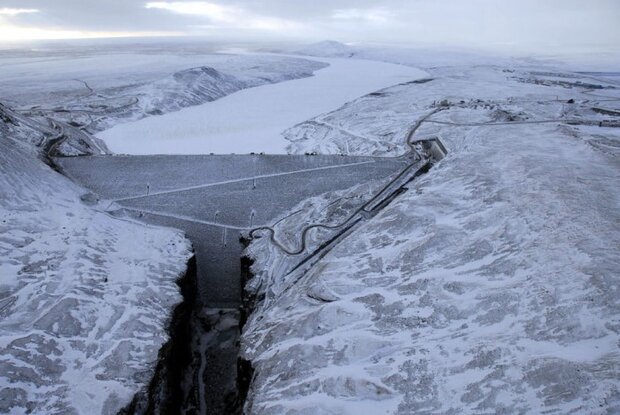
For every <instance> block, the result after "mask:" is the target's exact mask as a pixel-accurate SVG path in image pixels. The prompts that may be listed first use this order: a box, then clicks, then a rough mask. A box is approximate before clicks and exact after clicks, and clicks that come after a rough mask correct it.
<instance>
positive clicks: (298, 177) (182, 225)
mask: <svg viewBox="0 0 620 415" xmlns="http://www.w3.org/2000/svg"><path fill="white" fill-rule="evenodd" d="M55 162H56V163H57V164H58V165H59V166H60V167H61V168H62V170H63V172H64V173H65V174H66V175H67V176H69V177H70V178H72V179H73V180H74V181H76V182H77V183H79V184H81V185H82V186H84V187H86V188H88V189H90V190H92V192H93V193H96V194H97V195H98V196H99V197H100V198H101V199H109V200H110V201H114V202H115V204H112V203H111V204H110V209H115V210H117V211H118V207H119V206H120V207H121V208H122V210H123V211H124V213H125V214H126V215H128V216H131V217H134V218H136V219H139V220H142V221H145V222H147V223H151V224H155V225H163V226H170V227H174V228H178V229H181V230H183V231H185V233H186V235H187V237H188V238H189V239H190V240H191V241H192V243H193V245H194V248H195V250H196V257H197V272H198V281H197V293H198V301H199V302H201V303H202V305H203V306H204V307H207V308H237V307H238V306H239V305H240V299H241V291H242V288H241V281H240V274H241V270H240V257H241V251H242V246H241V244H240V242H239V237H240V234H241V233H242V232H244V231H248V230H250V229H252V228H255V227H258V226H264V225H270V224H271V223H272V222H274V221H275V220H276V219H277V218H278V217H279V216H281V215H283V214H285V213H286V212H287V211H289V210H291V209H292V208H293V207H294V206H295V205H297V204H298V203H299V202H300V201H302V200H304V199H307V198H309V197H312V196H317V195H320V194H322V193H325V192H329V191H334V190H342V189H347V188H350V187H352V186H354V185H357V184H360V183H365V182H369V181H372V180H381V179H385V180H386V181H387V180H388V179H389V178H390V177H392V176H393V175H395V174H397V173H398V172H399V171H400V170H402V169H403V167H405V166H406V165H407V160H404V159H394V158H379V157H351V156H324V155H313V156H306V155H213V156H209V155H204V156H177V155H165V156H163V155H162V156H92V157H66V158H57V159H55Z"/></svg>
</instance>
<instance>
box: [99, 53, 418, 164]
mask: <svg viewBox="0 0 620 415" xmlns="http://www.w3.org/2000/svg"><path fill="white" fill-rule="evenodd" d="M312 59H316V60H320V61H321V62H327V63H329V66H328V67H326V68H324V69H321V70H319V71H317V72H315V74H314V76H311V77H309V78H303V79H297V80H292V81H286V82H281V83H277V84H269V85H264V86H259V87H255V88H250V89H245V90H242V91H239V92H236V93H234V94H231V95H228V96H226V97H224V98H220V99H218V100H216V101H212V102H208V103H205V104H202V105H198V106H195V107H190V108H185V109H183V110H181V111H178V112H173V113H168V114H164V115H161V116H152V117H148V118H144V119H141V120H139V121H134V122H128V123H125V124H119V125H116V126H114V127H113V128H111V129H109V130H106V131H103V132H101V133H100V134H98V137H100V138H102V139H103V140H104V141H105V142H106V144H107V145H108V147H109V148H110V149H111V150H112V151H113V152H115V153H124V154H207V153H216V154H228V153H238V154H244V153H250V152H265V153H271V154H284V153H286V146H287V145H288V143H289V142H288V141H286V140H285V139H284V138H283V137H282V135H281V133H282V131H284V130H285V129H286V128H288V127H291V126H293V125H295V124H298V123H300V122H303V121H305V120H307V119H309V118H311V117H314V116H316V115H319V114H322V113H325V112H329V111H332V110H335V109H336V108H338V107H340V106H342V105H343V104H345V103H346V102H348V101H351V100H353V99H355V98H357V97H359V96H361V95H365V94H367V93H370V92H373V91H376V90H378V89H381V88H385V87H388V86H391V85H394V84H397V83H400V82H406V81H411V80H414V79H419V78H422V77H424V76H426V75H427V74H426V73H425V72H424V71H422V70H420V69H416V68H412V67H407V66H403V65H396V64H390V63H383V62H373V61H367V60H359V59H338V58H312Z"/></svg>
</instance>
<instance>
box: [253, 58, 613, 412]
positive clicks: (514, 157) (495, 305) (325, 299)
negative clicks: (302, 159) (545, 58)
mask: <svg viewBox="0 0 620 415" xmlns="http://www.w3.org/2000/svg"><path fill="white" fill-rule="evenodd" d="M543 69H544V70H542V69H541V68H540V67H538V68H527V67H521V68H514V67H497V66H467V65H465V66H457V67H454V66H452V67H438V68H428V69H427V71H428V72H429V77H430V78H432V79H433V80H432V81H429V82H426V83H423V84H409V85H399V86H395V87H392V88H387V89H385V90H383V91H380V93H379V94H373V95H371V96H366V97H363V98H361V99H359V100H356V101H353V102H351V103H348V104H347V105H344V106H343V107H342V108H340V109H338V110H337V111H333V112H331V113H329V114H323V115H321V116H320V117H317V118H315V119H312V120H309V122H308V123H303V124H301V125H299V126H296V127H294V128H292V129H290V130H289V131H288V132H287V133H286V136H287V137H288V138H289V139H291V141H292V146H291V147H290V148H289V150H290V151H293V152H306V151H318V152H323V153H328V152H341V151H342V150H343V149H344V148H349V150H350V152H351V153H355V154H369V153H372V154H375V155H381V154H383V155H386V156H387V155H391V154H399V153H402V152H404V150H405V146H404V144H403V143H404V142H403V141H402V140H403V137H404V133H405V132H406V126H407V125H409V126H410V125H411V124H412V123H413V121H414V120H416V119H420V118H422V117H423V116H425V115H426V114H428V113H430V112H431V111H432V110H434V109H436V108H437V107H438V104H439V102H440V101H441V100H444V99H447V100H448V101H449V102H448V103H446V105H445V106H444V107H443V109H442V110H441V111H439V112H438V113H436V114H435V115H433V116H432V117H431V118H430V119H429V121H432V122H427V123H424V124H423V125H422V127H421V128H420V129H419V130H418V131H417V132H416V134H415V137H417V138H425V137H432V136H439V137H441V139H442V140H443V142H444V143H445V145H446V147H447V148H448V150H449V155H448V157H447V158H445V159H444V160H442V161H441V162H440V163H439V164H438V165H436V166H435V167H434V168H433V169H432V170H431V171H430V173H429V174H428V175H426V176H424V177H423V178H421V179H419V180H418V181H417V182H416V183H414V185H412V186H411V188H410V190H409V192H407V193H405V194H404V195H402V196H400V197H399V198H398V199H397V200H396V201H395V202H394V203H393V204H391V205H390V206H388V207H387V208H386V209H385V210H384V211H383V212H382V213H381V214H380V215H378V216H377V217H375V218H374V219H372V220H371V221H370V223H368V224H365V225H363V226H360V227H359V228H358V229H357V230H356V231H355V232H354V233H353V234H351V235H350V236H349V237H348V238H347V239H345V240H344V241H343V242H341V243H340V244H339V245H338V246H336V247H335V248H334V249H333V250H332V251H331V252H330V253H328V254H327V255H326V256H325V257H323V258H322V259H321V260H319V261H318V262H317V263H316V264H315V265H314V266H313V267H312V268H311V269H310V270H309V271H308V272H307V273H298V272H295V273H292V274H290V275H286V274H285V272H284V271H285V270H287V269H290V268H291V265H294V264H295V263H296V262H297V261H299V259H298V258H290V257H288V256H286V255H284V254H283V253H282V251H280V250H279V249H277V248H276V247H274V246H273V245H271V244H270V243H269V241H268V240H267V239H266V238H261V239H257V240H255V241H254V242H253V243H252V244H251V245H250V247H249V249H248V251H247V253H248V254H249V255H251V256H252V257H254V258H255V259H256V262H255V263H254V265H253V271H254V273H255V275H256V276H255V278H254V280H252V281H251V282H250V284H249V286H248V288H249V290H250V291H251V292H252V293H253V294H255V295H256V298H262V300H260V301H259V303H258V306H257V308H256V309H255V311H254V314H253V315H252V316H251V318H250V320H249V322H248V323H247V325H246V326H245V328H244V333H243V336H242V354H243V357H244V358H245V359H248V360H250V361H251V362H252V364H253V366H254V369H255V377H254V381H253V384H252V387H251V390H250V393H249V396H248V401H247V402H246V411H247V412H248V413H253V414H293V413H304V414H310V413H312V414H315V413H316V414H336V413H337V414H378V413H389V414H395V413H398V414H412V413H433V414H435V413H437V414H454V413H528V414H539V413H588V414H606V413H607V414H609V413H618V412H620V366H619V365H618V362H620V295H619V293H618V287H619V282H618V278H619V275H620V274H619V272H620V254H619V252H618V249H617V247H618V246H620V225H619V224H620V210H619V209H618V206H620V190H619V188H618V185H617V184H618V183H620V160H619V159H618V157H619V156H620V151H619V149H620V133H619V132H618V131H617V128H609V127H605V126H604V125H605V123H606V122H608V121H612V122H613V120H614V119H615V120H616V125H617V116H616V117H613V116H611V115H602V114H601V113H600V112H597V111H596V110H594V109H593V108H598V107H605V108H607V109H609V110H614V109H617V108H618V107H619V103H620V100H618V99H619V98H620V94H619V93H618V86H619V85H617V84H613V83H606V82H605V83H602V86H604V87H606V88H608V89H603V90H597V91H595V92H592V91H589V90H588V88H586V87H584V86H583V83H592V82H594V83H599V84H600V82H595V81H593V79H592V78H586V77H584V76H583V75H579V74H571V73H566V72H562V71H555V72H554V71H552V70H549V69H550V68H543ZM558 79H561V80H563V81H567V80H568V81H569V82H571V83H572V84H573V85H571V86H566V84H559V83H557V82H556V81H557V80H558ZM579 82H581V83H582V84H581V85H580V84H579ZM614 88H615V89H614ZM571 99H573V100H574V102H569V100H571ZM562 119H564V120H571V123H568V122H563V121H562ZM549 120H552V121H551V122H546V121H549ZM605 120H606V121H605ZM533 121H545V122H543V123H528V124H519V122H533ZM489 122H490V123H499V124H498V125H464V126H463V125H457V124H460V123H464V124H476V123H489ZM599 122H601V123H602V124H601V125H603V126H602V127H601V126H599ZM344 141H347V143H346V145H345V143H344ZM388 144H389V145H388ZM354 194H355V192H352V193H351V194H350V195H348V196H349V197H351V196H353V195H354ZM338 197H339V198H346V197H347V195H346V194H344V195H343V194H340V195H338ZM329 203H331V201H329ZM327 204H328V201H325V202H322V203H316V204H315V205H316V206H315V207H312V204H311V203H308V204H307V206H308V205H309V206H310V209H309V211H308V212H306V213H297V214H295V215H293V216H291V217H290V218H289V219H284V220H283V221H281V222H280V223H279V224H278V227H279V228H280V229H281V230H282V232H286V229H289V233H290V234H295V233H296V230H298V228H299V224H300V223H304V222H309V221H311V220H313V219H314V218H315V217H316V216H317V215H324V214H325V213H324V211H323V210H324V209H325V206H326V205H327ZM325 220H326V221H328V222H329V220H330V218H329V217H327V218H325ZM320 236H321V235H318V236H317V235H315V240H316V241H317V242H318V241H319V240H320V239H321V238H320ZM317 242H315V243H317Z"/></svg>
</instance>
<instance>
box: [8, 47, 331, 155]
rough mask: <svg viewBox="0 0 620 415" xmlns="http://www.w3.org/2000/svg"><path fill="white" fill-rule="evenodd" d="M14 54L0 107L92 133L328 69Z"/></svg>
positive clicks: (132, 56) (142, 55) (280, 61)
mask: <svg viewBox="0 0 620 415" xmlns="http://www.w3.org/2000/svg"><path fill="white" fill-rule="evenodd" d="M14 54H15V56H12V55H11V54H10V53H8V52H5V56H3V64H2V65H0V96H2V102H3V103H4V104H6V105H8V106H10V107H12V108H14V109H15V110H16V111H18V112H19V113H21V114H24V115H27V116H30V117H33V118H34V119H37V120H39V121H41V122H44V121H45V118H46V117H51V118H53V119H54V120H56V121H57V122H63V123H65V124H66V125H67V126H72V127H76V128H79V129H81V130H85V131H86V132H89V133H95V132H98V131H102V130H105V129H106V128H110V127H112V126H114V125H116V124H118V123H120V122H128V121H132V120H138V119H142V118H144V117H147V116H152V115H161V114H165V113H168V112H174V111H178V110H180V109H182V108H186V107H190V106H194V105H198V104H202V103H205V102H210V101H213V100H216V99H218V98H221V97H223V96H226V95H228V94H231V93H233V92H236V91H239V90H241V89H245V88H250V87H255V86H259V85H265V84H270V83H276V82H282V81H286V80H291V79H298V78H304V77H309V76H311V75H312V73H313V72H314V71H316V70H318V69H321V68H324V67H325V66H326V64H324V63H321V62H317V61H314V60H308V59H302V58H294V57H280V56H255V55H228V54H215V53H212V52H211V53H206V52H205V53H183V51H182V50H181V51H175V50H169V49H163V50H158V51H155V52H153V51H149V53H146V52H141V51H140V50H137V51H134V52H133V53H130V51H127V52H126V53H124V54H121V53H119V52H118V51H116V50H110V51H108V50H106V49H102V50H96V51H91V50H86V51H82V50H79V49H76V50H72V53H69V52H65V54H64V55H60V56H58V55H56V54H53V53H52V54H49V53H44V52H40V53H33V54H28V55H27V56H22V55H23V54H22V53H18V52H14ZM73 141H76V140H73ZM77 141H79V139H77ZM68 154H72V153H71V152H70V153H68Z"/></svg>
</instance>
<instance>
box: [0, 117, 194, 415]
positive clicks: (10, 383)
mask: <svg viewBox="0 0 620 415" xmlns="http://www.w3.org/2000/svg"><path fill="white" fill-rule="evenodd" d="M1 115H2V117H1V120H0V220H1V223H0V412H2V413H7V412H9V413H15V414H18V413H36V414H52V413H58V414H61V413H62V414H66V413H80V414H115V413H117V412H118V410H119V409H121V408H122V407H124V406H125V405H127V404H128V403H129V402H130V401H131V399H132V398H133V395H134V394H135V393H136V392H138V391H140V390H141V389H143V388H145V387H146V386H147V384H148V382H149V381H150V378H151V376H152V374H153V371H154V368H155V364H156V361H157V356H158V352H159V349H160V347H161V346H162V345H163V343H164V342H166V341H167V340H168V336H167V334H166V329H167V324H168V320H169V318H170V316H171V314H172V310H173V308H174V307H175V306H176V305H177V304H178V303H179V302H180V301H181V295H180V293H179V289H178V287H177V285H176V284H175V281H176V280H177V278H179V277H180V276H182V275H183V273H184V272H185V265H186V262H187V260H188V258H189V257H190V255H192V253H191V251H190V249H191V247H190V246H189V243H188V241H187V240H186V239H185V238H184V236H183V234H182V233H180V232H178V231H173V230H170V229H164V228H157V227H147V226H146V225H143V224H139V223H137V222H133V221H128V220H126V221H120V220H117V219H113V218H112V217H110V216H108V215H107V214H105V213H103V212H102V211H101V207H99V206H97V205H96V198H95V197H94V195H92V194H90V195H89V194H88V192H87V191H86V190H85V189H82V188H80V187H78V186H77V185H75V184H73V183H72V182H71V181H69V180H68V179H66V178H65V177H63V176H61V175H59V174H58V173H56V172H54V171H53V170H52V169H50V168H49V167H48V166H46V165H45V164H44V163H43V162H41V161H40V160H39V159H38V156H39V154H38V150H36V149H35V147H34V146H32V145H31V144H29V143H37V142H40V141H41V140H42V137H41V135H42V133H41V132H40V131H38V130H36V129H33V128H30V127H29V126H28V125H26V124H24V123H22V122H20V121H19V120H17V119H13V118H11V117H10V115H7V113H2V114H1Z"/></svg>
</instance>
